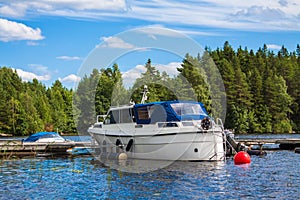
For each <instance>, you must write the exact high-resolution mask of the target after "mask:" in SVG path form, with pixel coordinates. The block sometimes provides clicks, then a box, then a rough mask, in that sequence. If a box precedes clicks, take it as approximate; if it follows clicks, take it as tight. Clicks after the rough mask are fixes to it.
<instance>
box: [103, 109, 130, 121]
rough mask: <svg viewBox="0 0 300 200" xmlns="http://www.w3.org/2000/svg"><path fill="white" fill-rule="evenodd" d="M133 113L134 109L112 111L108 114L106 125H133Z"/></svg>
mask: <svg viewBox="0 0 300 200" xmlns="http://www.w3.org/2000/svg"><path fill="white" fill-rule="evenodd" d="M132 113H133V112H132V109H121V110H112V111H110V112H109V113H108V115H107V117H106V119H105V124H116V123H131V122H132V120H133V116H132Z"/></svg>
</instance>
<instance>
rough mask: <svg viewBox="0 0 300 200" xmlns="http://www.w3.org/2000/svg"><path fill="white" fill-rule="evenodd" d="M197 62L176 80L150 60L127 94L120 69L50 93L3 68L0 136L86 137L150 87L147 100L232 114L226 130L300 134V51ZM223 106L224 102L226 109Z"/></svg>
mask: <svg viewBox="0 0 300 200" xmlns="http://www.w3.org/2000/svg"><path fill="white" fill-rule="evenodd" d="M205 50H206V51H205V52H204V53H203V54H202V55H200V54H199V55H198V56H196V57H193V56H190V55H189V54H186V56H185V58H184V59H183V61H182V64H181V67H179V68H178V69H177V70H178V75H177V76H175V77H170V76H169V75H168V74H167V73H166V72H159V71H158V70H157V69H156V68H155V67H153V66H152V64H151V60H150V59H149V60H148V61H146V63H145V68H146V72H145V73H142V74H141V77H140V78H138V79H136V80H135V83H134V84H133V86H132V87H131V88H129V89H128V88H125V87H124V84H123V80H122V74H121V72H120V70H119V68H118V65H117V64H114V65H113V66H112V67H109V68H107V69H101V70H100V71H99V70H97V69H94V70H93V72H92V73H91V74H90V75H86V76H85V77H83V78H82V80H81V81H80V83H79V84H78V87H77V89H76V91H73V90H72V89H68V88H65V87H63V85H62V84H61V82H60V81H58V80H57V81H56V82H54V83H53V85H52V86H51V87H48V88H47V87H45V86H44V85H43V84H42V83H40V82H38V81H37V80H36V79H34V80H33V81H32V82H22V80H21V78H20V77H19V76H18V75H17V73H16V71H14V70H12V69H11V68H7V67H2V68H0V82H1V84H0V133H7V134H12V135H28V134H32V133H35V132H38V131H42V130H44V127H45V125H46V124H48V125H49V124H52V125H53V126H54V130H55V131H56V130H58V131H59V132H63V133H76V132H80V133H86V130H87V128H88V126H89V125H90V124H92V123H94V122H95V116H96V115H97V114H105V113H106V111H107V110H108V109H109V107H110V106H111V105H123V104H128V103H129V102H130V101H131V102H133V101H134V102H136V103H139V102H140V99H141V91H142V90H143V86H144V85H145V84H146V85H148V88H149V92H150V93H149V98H148V101H149V102H151V101H163V100H176V99H180V100H197V101H200V102H202V103H204V105H205V107H206V109H207V111H208V112H209V113H210V114H211V115H212V116H213V117H219V116H222V115H226V120H225V124H224V125H225V128H228V129H233V130H234V131H235V132H236V133H291V132H292V131H295V132H299V131H300V88H299V86H300V79H299V77H300V46H299V45H297V47H296V51H292V52H289V51H288V50H287V49H286V48H285V47H284V46H283V47H282V48H281V50H279V51H278V52H276V53H274V52H273V51H270V50H268V48H267V46H266V45H264V46H263V47H262V48H259V49H258V50H257V51H256V52H254V51H253V50H248V49H247V48H242V47H240V48H238V49H237V50H234V49H233V48H232V47H231V46H230V44H229V43H228V42H225V44H224V46H223V47H222V48H218V49H216V50H211V49H209V48H206V49H205ZM223 86H224V88H223ZM224 103H225V104H224Z"/></svg>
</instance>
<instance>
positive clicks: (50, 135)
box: [23, 132, 68, 143]
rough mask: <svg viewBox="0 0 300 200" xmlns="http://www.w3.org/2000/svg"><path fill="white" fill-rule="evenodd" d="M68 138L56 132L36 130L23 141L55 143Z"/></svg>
mask: <svg viewBox="0 0 300 200" xmlns="http://www.w3.org/2000/svg"><path fill="white" fill-rule="evenodd" d="M67 141H68V140H66V139H64V138H63V137H61V136H60V135H59V134H58V133H56V132H38V133H35V134H32V135H31V136H29V137H28V138H26V139H25V140H23V142H41V143H57V142H67Z"/></svg>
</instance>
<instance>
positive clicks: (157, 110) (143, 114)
mask: <svg viewBox="0 0 300 200" xmlns="http://www.w3.org/2000/svg"><path fill="white" fill-rule="evenodd" d="M137 113H138V120H139V123H146V124H155V123H156V122H165V121H166V120H167V113H166V111H165V109H164V107H163V106H161V105H151V106H145V107H140V108H137Z"/></svg>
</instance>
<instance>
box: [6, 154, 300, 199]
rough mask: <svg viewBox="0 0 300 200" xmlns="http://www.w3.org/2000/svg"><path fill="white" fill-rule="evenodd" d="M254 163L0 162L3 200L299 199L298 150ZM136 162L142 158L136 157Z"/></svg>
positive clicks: (80, 159) (254, 158)
mask: <svg viewBox="0 0 300 200" xmlns="http://www.w3.org/2000/svg"><path fill="white" fill-rule="evenodd" d="M251 161H252V162H251V164H250V165H240V166H235V165H234V164H233V159H232V158H229V159H227V160H226V161H225V162H175V163H173V164H172V165H170V166H167V167H165V168H163V169H158V170H155V171H151V172H147V173H127V172H122V171H118V170H114V169H110V168H109V167H105V166H103V165H101V164H100V163H99V162H96V161H94V159H93V157H92V156H88V157H75V158H70V157H67V158H51V159H49V158H47V159H46V158H29V159H18V160H0V199H273V198H274V199H299V198H300V169H299V166H300V154H296V153H294V152H293V151H269V152H268V154H267V155H266V156H264V157H258V156H252V157H251ZM137 162H138V161H137Z"/></svg>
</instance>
